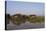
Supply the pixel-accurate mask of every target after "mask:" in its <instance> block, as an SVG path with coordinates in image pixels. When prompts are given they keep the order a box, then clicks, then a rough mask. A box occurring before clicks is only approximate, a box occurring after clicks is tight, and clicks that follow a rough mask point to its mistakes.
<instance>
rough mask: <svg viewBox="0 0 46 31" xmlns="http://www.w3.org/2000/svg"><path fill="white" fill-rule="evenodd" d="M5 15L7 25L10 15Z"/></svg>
mask: <svg viewBox="0 0 46 31" xmlns="http://www.w3.org/2000/svg"><path fill="white" fill-rule="evenodd" d="M5 15H6V23H8V24H9V20H10V14H5Z"/></svg>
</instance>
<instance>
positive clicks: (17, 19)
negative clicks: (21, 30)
mask: <svg viewBox="0 0 46 31" xmlns="http://www.w3.org/2000/svg"><path fill="white" fill-rule="evenodd" d="M6 17H7V19H8V21H9V20H11V21H12V22H13V23H14V24H16V25H20V24H21V23H25V22H26V21H29V22H31V23H36V22H42V21H43V22H44V17H43V16H42V17H41V16H40V17H39V16H36V15H29V16H27V15H21V14H14V15H12V16H10V14H6ZM41 20H42V21H41Z"/></svg>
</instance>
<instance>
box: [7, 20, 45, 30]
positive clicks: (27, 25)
mask: <svg viewBox="0 0 46 31" xmlns="http://www.w3.org/2000/svg"><path fill="white" fill-rule="evenodd" d="M44 25H45V24H44V23H41V24H40V23H36V24H34V23H29V22H26V23H23V24H21V25H14V24H13V23H12V22H11V21H10V24H7V30H18V29H35V28H44Z"/></svg>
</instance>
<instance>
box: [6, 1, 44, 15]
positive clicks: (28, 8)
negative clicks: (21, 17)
mask: <svg viewBox="0 0 46 31" xmlns="http://www.w3.org/2000/svg"><path fill="white" fill-rule="evenodd" d="M6 12H7V13H8V14H10V15H14V14H17V13H19V14H25V15H31V14H36V15H40V16H43V15H44V3H38V2H19V1H7V11H6Z"/></svg>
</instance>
